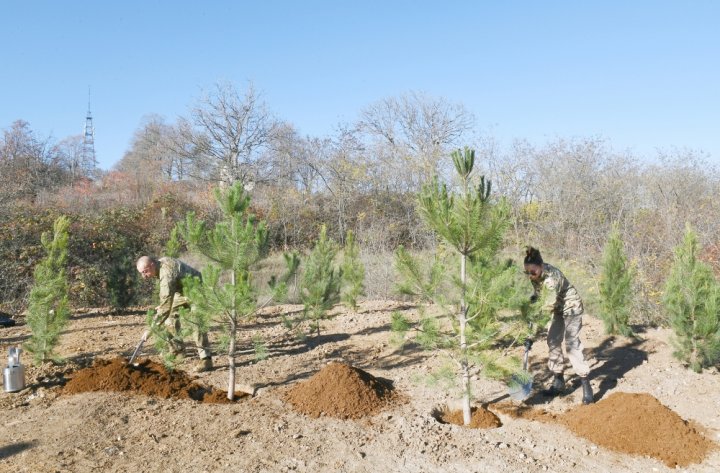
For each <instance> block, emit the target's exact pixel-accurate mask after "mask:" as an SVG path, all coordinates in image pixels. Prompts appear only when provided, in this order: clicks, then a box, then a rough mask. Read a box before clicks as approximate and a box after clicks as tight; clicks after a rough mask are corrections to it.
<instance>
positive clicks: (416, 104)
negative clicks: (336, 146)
mask: <svg viewBox="0 0 720 473" xmlns="http://www.w3.org/2000/svg"><path fill="white" fill-rule="evenodd" d="M473 122H474V118H473V116H472V114H471V113H470V112H468V111H467V110H466V109H465V107H464V106H463V105H462V104H453V103H450V102H448V101H447V100H445V99H442V98H432V97H429V96H427V95H425V94H421V93H416V92H410V93H408V94H406V95H402V96H400V97H391V98H387V99H384V100H381V101H379V102H377V103H375V104H374V105H371V106H370V107H368V108H367V109H365V110H364V111H363V112H362V114H361V120H360V123H359V124H358V128H359V130H361V131H362V132H363V133H365V134H366V135H367V136H368V137H369V139H370V144H369V148H370V150H371V152H372V153H373V154H374V156H375V157H376V158H377V159H378V160H379V161H380V162H381V163H382V164H383V166H384V167H387V168H388V171H389V174H390V175H393V176H396V178H401V179H402V180H401V181H400V182H398V189H397V190H400V191H404V190H411V191H415V190H418V189H419V188H420V185H421V184H422V183H423V182H426V181H428V180H430V179H432V178H433V177H434V176H435V175H437V174H444V173H445V172H446V171H447V170H446V169H440V167H439V162H440V159H441V158H442V157H443V156H446V155H447V153H448V152H449V150H450V149H453V148H456V147H458V146H459V143H460V142H462V141H463V139H464V134H465V133H467V132H469V131H470V129H471V128H472V125H473Z"/></svg>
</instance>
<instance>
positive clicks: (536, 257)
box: [524, 246, 543, 266]
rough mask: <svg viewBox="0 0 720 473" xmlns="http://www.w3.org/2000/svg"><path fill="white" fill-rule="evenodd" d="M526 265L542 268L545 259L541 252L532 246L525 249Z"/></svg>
mask: <svg viewBox="0 0 720 473" xmlns="http://www.w3.org/2000/svg"><path fill="white" fill-rule="evenodd" d="M524 263H525V264H536V265H538V266H542V264H543V259H542V256H541V255H540V250H538V249H537V248H533V247H532V246H528V247H525V260H524Z"/></svg>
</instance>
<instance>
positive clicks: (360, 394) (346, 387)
mask: <svg viewBox="0 0 720 473" xmlns="http://www.w3.org/2000/svg"><path fill="white" fill-rule="evenodd" d="M395 398H396V395H395V393H394V391H393V389H392V385H391V384H390V383H389V382H386V381H384V380H381V379H378V378H375V377H374V376H373V375H371V374H370V373H367V372H365V371H363V370H361V369H359V368H354V367H352V366H350V365H347V364H344V363H330V364H328V365H327V366H325V367H324V368H323V369H321V370H320V371H318V372H317V373H316V374H315V375H313V376H312V377H311V378H310V379H308V380H307V381H305V382H302V383H298V384H296V385H295V386H293V388H292V389H290V390H289V391H288V393H287V394H286V396H285V400H286V401H287V402H289V403H290V404H291V405H292V406H293V407H294V408H295V410H296V411H298V412H301V413H303V414H306V415H308V416H311V417H320V416H321V415H326V416H330V417H338V418H340V419H359V418H361V417H365V416H371V415H374V414H376V413H377V412H379V411H380V410H381V409H382V408H383V407H385V406H387V405H388V403H389V402H390V401H391V400H393V399H395Z"/></svg>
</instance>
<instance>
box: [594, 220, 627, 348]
mask: <svg viewBox="0 0 720 473" xmlns="http://www.w3.org/2000/svg"><path fill="white" fill-rule="evenodd" d="M632 278H633V276H632V268H630V266H629V264H628V261H627V258H626V257H625V251H624V250H623V241H622V238H621V237H620V230H619V229H618V227H617V225H615V226H613V229H612V231H611V232H610V236H609V238H608V241H607V244H606V245H605V251H604V254H603V260H602V274H601V275H600V300H601V304H602V305H601V307H602V310H601V312H600V314H601V316H602V319H603V322H604V324H605V333H608V334H617V333H619V334H621V335H625V336H626V337H627V336H630V335H632V329H631V328H630V325H629V320H630V306H631V305H632Z"/></svg>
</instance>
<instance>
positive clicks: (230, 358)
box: [227, 319, 237, 401]
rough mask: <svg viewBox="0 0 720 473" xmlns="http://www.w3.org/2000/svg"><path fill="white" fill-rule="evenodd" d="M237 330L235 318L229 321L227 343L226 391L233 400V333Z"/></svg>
mask: <svg viewBox="0 0 720 473" xmlns="http://www.w3.org/2000/svg"><path fill="white" fill-rule="evenodd" d="M236 332H237V323H236V319H233V320H231V321H230V344H229V345H228V370H229V373H228V392H227V397H228V399H230V400H231V401H234V400H235V333H236Z"/></svg>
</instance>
